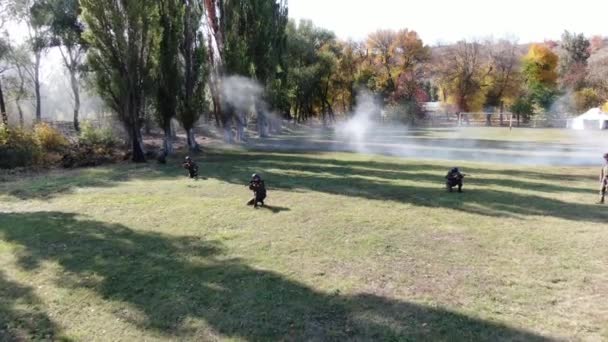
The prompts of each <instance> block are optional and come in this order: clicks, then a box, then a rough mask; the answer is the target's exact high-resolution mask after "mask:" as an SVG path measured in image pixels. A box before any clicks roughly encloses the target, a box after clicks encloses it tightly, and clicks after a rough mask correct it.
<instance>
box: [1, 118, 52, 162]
mask: <svg viewBox="0 0 608 342" xmlns="http://www.w3.org/2000/svg"><path fill="white" fill-rule="evenodd" d="M42 155H43V153H42V147H41V146H40V142H39V141H38V139H37V138H36V136H35V135H34V134H33V133H31V132H27V131H24V130H21V129H18V128H11V129H10V130H9V129H8V128H7V127H4V126H2V125H0V168H4V169H7V168H15V167H25V166H31V165H36V164H38V163H40V161H41V160H42Z"/></svg>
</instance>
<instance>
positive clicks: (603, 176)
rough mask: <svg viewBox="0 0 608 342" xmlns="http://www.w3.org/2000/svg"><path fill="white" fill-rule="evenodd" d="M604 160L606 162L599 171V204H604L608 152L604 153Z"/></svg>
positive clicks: (606, 185) (606, 189) (606, 190)
mask: <svg viewBox="0 0 608 342" xmlns="http://www.w3.org/2000/svg"><path fill="white" fill-rule="evenodd" d="M604 160H605V161H606V164H605V165H604V167H602V171H601V172H600V201H599V204H604V199H605V198H606V192H608V153H606V154H604Z"/></svg>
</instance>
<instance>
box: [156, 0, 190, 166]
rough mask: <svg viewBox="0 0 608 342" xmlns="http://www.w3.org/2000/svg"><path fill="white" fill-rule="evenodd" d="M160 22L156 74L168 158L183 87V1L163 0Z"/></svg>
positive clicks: (159, 107) (157, 99) (158, 119)
mask: <svg viewBox="0 0 608 342" xmlns="http://www.w3.org/2000/svg"><path fill="white" fill-rule="evenodd" d="M158 6H159V20H160V28H161V30H162V33H161V36H160V37H161V38H160V44H159V49H158V71H157V73H156V119H157V122H158V125H159V126H160V127H162V129H163V131H164V133H165V138H164V144H163V151H164V153H165V155H168V154H172V153H173V143H172V138H173V137H172V132H171V120H172V119H173V118H174V117H175V115H176V110H177V105H178V96H179V92H180V86H181V77H180V76H181V75H180V71H181V70H180V66H179V58H178V54H179V47H180V44H181V42H182V40H183V38H182V37H183V30H184V26H183V16H184V11H183V5H182V1H181V0H160V1H158Z"/></svg>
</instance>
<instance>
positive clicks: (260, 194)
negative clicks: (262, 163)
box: [247, 173, 266, 208]
mask: <svg viewBox="0 0 608 342" xmlns="http://www.w3.org/2000/svg"><path fill="white" fill-rule="evenodd" d="M249 190H251V191H253V198H252V199H251V200H250V201H249V202H247V205H252V206H253V207H254V208H257V207H258V203H260V204H261V205H264V199H266V185H265V184H264V181H263V180H262V177H260V176H259V175H257V174H255V173H254V174H253V175H252V176H251V180H250V181H249Z"/></svg>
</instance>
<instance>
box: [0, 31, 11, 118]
mask: <svg viewBox="0 0 608 342" xmlns="http://www.w3.org/2000/svg"><path fill="white" fill-rule="evenodd" d="M0 20H2V19H0ZM2 24H3V22H2V21H0V28H2ZM3 38H4V37H0V63H1V62H3V61H4V60H5V59H6V57H7V55H8V52H9V45H8V41H7V40H5V39H3ZM4 70H5V67H3V66H2V65H0V116H1V117H2V123H3V124H4V127H7V126H8V114H7V113H6V103H5V102H4V92H3V90H2V74H3V73H4Z"/></svg>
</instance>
